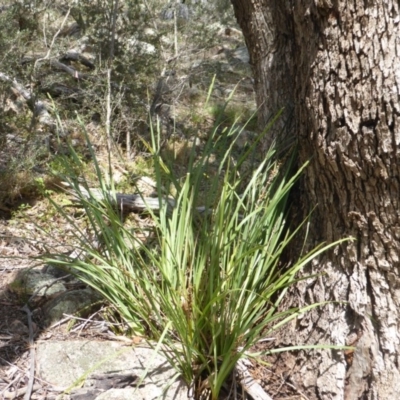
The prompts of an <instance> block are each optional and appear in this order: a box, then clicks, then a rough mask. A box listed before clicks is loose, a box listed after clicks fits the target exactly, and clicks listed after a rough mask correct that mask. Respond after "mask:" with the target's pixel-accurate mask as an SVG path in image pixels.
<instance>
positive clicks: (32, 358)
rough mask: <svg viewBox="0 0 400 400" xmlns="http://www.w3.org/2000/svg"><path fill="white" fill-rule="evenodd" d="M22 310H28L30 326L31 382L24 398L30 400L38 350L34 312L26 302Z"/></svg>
mask: <svg viewBox="0 0 400 400" xmlns="http://www.w3.org/2000/svg"><path fill="white" fill-rule="evenodd" d="M22 310H23V311H25V312H26V315H27V317H28V327H29V347H30V349H31V350H30V357H31V368H30V371H29V382H28V386H27V388H26V393H25V397H24V400H29V399H30V398H31V394H32V390H33V382H34V380H35V359H36V350H35V346H34V343H33V326H32V313H31V310H30V309H29V308H28V306H27V305H26V304H25V305H24V306H23V307H22Z"/></svg>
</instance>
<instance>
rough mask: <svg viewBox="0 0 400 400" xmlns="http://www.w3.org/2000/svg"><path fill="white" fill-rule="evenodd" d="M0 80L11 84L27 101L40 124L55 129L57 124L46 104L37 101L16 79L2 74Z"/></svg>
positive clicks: (0, 73)
mask: <svg viewBox="0 0 400 400" xmlns="http://www.w3.org/2000/svg"><path fill="white" fill-rule="evenodd" d="M0 80H1V81H3V82H7V83H9V84H11V86H12V87H13V88H14V89H15V90H16V91H17V92H18V93H19V94H20V95H21V96H22V97H23V98H24V99H25V100H26V103H27V104H28V106H29V108H30V109H31V111H32V112H33V114H34V116H35V117H37V118H38V120H39V122H40V123H41V124H43V125H46V126H48V127H50V128H54V127H55V126H56V123H55V121H54V119H53V117H52V116H51V115H50V113H49V111H48V109H49V108H50V107H49V106H48V105H47V104H46V103H44V102H43V101H41V100H37V99H35V97H34V96H33V95H32V93H31V92H30V91H29V90H27V89H25V88H24V87H23V86H22V85H21V84H20V83H18V82H17V80H16V79H12V78H10V77H9V76H8V75H6V74H4V73H3V72H0Z"/></svg>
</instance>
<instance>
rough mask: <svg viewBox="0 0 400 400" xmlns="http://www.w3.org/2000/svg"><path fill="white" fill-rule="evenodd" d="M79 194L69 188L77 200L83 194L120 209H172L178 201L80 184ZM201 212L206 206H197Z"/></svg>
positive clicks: (88, 198)
mask: <svg viewBox="0 0 400 400" xmlns="http://www.w3.org/2000/svg"><path fill="white" fill-rule="evenodd" d="M63 185H64V186H67V187H71V185H70V184H68V183H66V182H63ZM78 190H79V194H78V193H77V192H76V191H72V190H68V192H69V193H70V194H71V195H72V196H73V197H74V198H75V199H76V200H77V201H79V200H80V197H81V196H83V197H84V198H86V199H87V200H90V199H94V200H96V201H104V200H108V201H109V202H110V203H111V204H115V205H116V207H118V209H119V210H120V211H136V212H142V211H149V210H151V211H158V210H160V208H161V207H164V206H165V207H168V208H169V209H172V208H174V207H175V205H176V203H175V200H174V199H171V198H168V197H165V198H163V199H162V200H160V199H159V198H158V197H144V196H142V195H140V194H126V193H115V197H114V196H113V195H112V194H111V193H104V191H103V190H101V189H94V188H88V189H86V188H84V187H83V186H79V189H78ZM196 210H197V211H198V212H199V213H204V212H205V211H206V207H204V206H200V207H196Z"/></svg>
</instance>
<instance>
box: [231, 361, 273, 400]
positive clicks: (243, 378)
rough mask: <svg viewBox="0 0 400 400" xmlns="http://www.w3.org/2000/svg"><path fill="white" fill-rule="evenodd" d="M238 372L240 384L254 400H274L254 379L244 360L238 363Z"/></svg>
mask: <svg viewBox="0 0 400 400" xmlns="http://www.w3.org/2000/svg"><path fill="white" fill-rule="evenodd" d="M236 371H237V372H238V375H239V383H240V384H241V386H242V387H243V389H244V390H245V391H246V392H247V393H248V394H249V395H250V396H251V397H252V398H253V400H272V398H271V397H270V396H269V395H268V394H267V393H265V391H264V389H263V388H262V387H261V386H260V385H259V384H258V383H257V382H256V381H255V380H254V379H253V377H252V376H251V374H250V372H249V370H248V369H247V367H246V365H245V363H244V361H243V360H239V361H238V362H237V363H236Z"/></svg>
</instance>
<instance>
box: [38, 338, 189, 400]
mask: <svg viewBox="0 0 400 400" xmlns="http://www.w3.org/2000/svg"><path fill="white" fill-rule="evenodd" d="M36 364H37V374H38V376H39V377H40V378H41V379H43V380H45V381H46V382H48V383H50V384H51V385H53V386H55V387H58V388H60V387H61V388H63V389H67V388H69V389H72V387H74V388H76V389H78V388H80V387H81V386H82V384H83V382H85V381H86V380H87V378H89V376H90V375H92V374H113V373H121V374H129V373H132V376H137V382H138V385H137V386H136V387H129V388H128V387H127V388H123V389H121V388H118V389H116V388H110V389H109V390H107V391H103V392H102V393H98V394H96V396H93V395H92V396H88V397H79V398H82V399H83V398H84V399H87V400H105V399H118V400H124V399H130V400H139V399H140V400H142V399H143V400H152V399H165V400H168V399H171V400H172V399H176V400H187V399H188V395H187V392H188V389H187V386H186V385H185V383H184V382H183V381H182V380H181V379H179V378H178V379H177V380H176V381H175V382H173V383H171V382H172V381H173V380H174V379H173V378H174V376H175V375H176V371H175V370H174V369H173V368H172V367H171V366H170V364H169V363H168V361H167V360H166V359H165V358H164V357H163V356H162V355H160V354H157V353H155V351H154V350H152V349H149V348H148V347H145V346H126V345H123V344H121V343H118V342H115V341H97V340H79V341H78V340H65V341H48V342H47V341H38V342H37V357H36ZM85 386H87V385H85ZM89 387H90V384H89ZM73 393H74V392H72V394H71V395H70V396H67V395H63V396H61V397H59V398H60V399H63V400H66V399H71V400H73V399H74V395H73ZM76 398H78V397H76Z"/></svg>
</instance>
